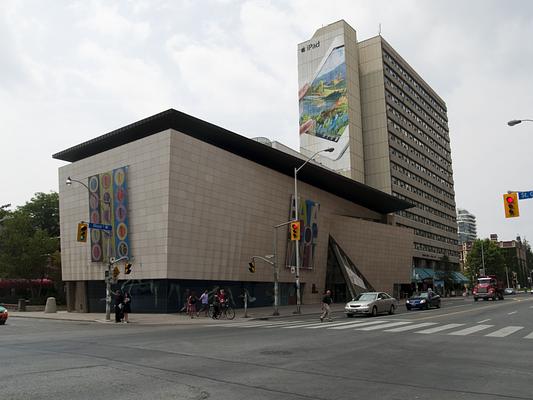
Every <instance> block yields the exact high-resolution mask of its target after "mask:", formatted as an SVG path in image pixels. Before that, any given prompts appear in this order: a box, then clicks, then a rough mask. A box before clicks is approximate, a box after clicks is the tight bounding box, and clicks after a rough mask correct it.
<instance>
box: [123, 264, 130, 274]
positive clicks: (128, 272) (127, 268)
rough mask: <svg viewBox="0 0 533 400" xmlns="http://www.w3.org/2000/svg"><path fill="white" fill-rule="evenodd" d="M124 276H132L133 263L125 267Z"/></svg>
mask: <svg viewBox="0 0 533 400" xmlns="http://www.w3.org/2000/svg"><path fill="white" fill-rule="evenodd" d="M124 274H126V275H128V274H131V263H126V265H124Z"/></svg>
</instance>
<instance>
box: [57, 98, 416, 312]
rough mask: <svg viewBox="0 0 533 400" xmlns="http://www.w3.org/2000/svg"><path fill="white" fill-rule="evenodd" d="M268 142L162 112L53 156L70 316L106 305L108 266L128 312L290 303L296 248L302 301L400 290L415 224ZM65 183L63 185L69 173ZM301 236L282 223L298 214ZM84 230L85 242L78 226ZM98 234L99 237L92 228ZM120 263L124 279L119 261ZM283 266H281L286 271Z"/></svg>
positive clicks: (383, 201) (369, 192)
mask: <svg viewBox="0 0 533 400" xmlns="http://www.w3.org/2000/svg"><path fill="white" fill-rule="evenodd" d="M281 147H282V146H275V145H274V144H272V143H271V142H269V141H261V140H254V139H249V138H246V137H244V136H241V135H238V134H236V133H233V132H230V131H228V130H226V129H223V128H221V127H218V126H215V125H213V124H210V123H208V122H206V121H203V120H200V119H197V118H194V117H192V116H190V115H187V114H184V113H182V112H179V111H176V110H174V109H170V110H167V111H164V112H162V113H159V114H156V115H154V116H151V117H149V118H146V119H143V120H141V121H138V122H135V123H133V124H131V125H128V126H125V127H123V128H120V129H117V130H114V131H112V132H109V133H107V134H104V135H102V136H98V137H96V138H94V139H91V140H89V141H87V142H84V143H81V144H79V145H77V146H74V147H71V148H69V149H66V150H63V151H60V152H58V153H56V154H54V155H53V158H55V159H58V160H62V161H66V162H68V164H66V165H63V166H62V167H60V168H59V206H60V228H61V262H62V274H63V280H64V281H65V282H66V287H67V303H68V309H69V310H70V311H78V312H101V311H103V310H104V309H105V301H104V298H105V281H104V278H105V273H106V271H107V270H108V263H109V259H110V258H114V259H122V260H123V262H122V261H121V262H119V263H117V264H115V265H116V266H117V267H118V268H119V270H118V271H120V274H119V275H118V280H117V281H116V282H115V283H114V286H113V288H121V289H123V290H127V291H129V292H130V293H131V294H132V297H133V308H134V311H135V312H176V311H178V310H179V309H180V308H181V307H182V305H183V302H184V299H185V297H186V296H187V294H188V293H190V292H191V291H195V292H196V294H197V295H199V294H200V293H202V292H203V291H204V290H205V289H208V290H209V291H210V292H211V293H212V292H213V291H214V290H216V289H217V288H225V289H226V290H227V291H228V293H229V295H230V301H231V302H232V303H233V305H234V306H236V307H242V297H241V295H242V294H243V293H244V292H245V291H247V292H248V293H249V295H250V296H251V298H252V299H255V302H253V303H252V304H251V305H252V306H267V305H272V304H273V302H274V297H273V296H274V291H273V279H274V278H273V276H274V274H273V272H274V269H273V267H272V265H271V264H270V263H268V262H263V261H261V260H260V259H256V270H255V272H254V273H252V272H250V270H249V265H248V263H249V262H250V260H251V259H252V257H253V256H259V257H263V258H265V259H266V260H274V261H276V265H277V266H278V269H279V285H280V286H279V287H280V299H279V303H280V304H281V305H284V304H295V303H296V290H295V286H296V285H295V274H294V273H293V272H294V269H295V268H294V266H295V257H294V252H295V251H294V250H295V243H299V245H300V247H299V252H300V254H301V257H300V265H299V267H300V268H299V271H300V282H301V293H302V303H303V304H311V303H318V302H320V299H321V296H322V293H323V292H324V290H325V289H326V288H327V289H331V290H332V291H333V294H334V297H335V300H336V301H345V300H346V299H349V298H351V297H353V296H354V295H355V294H356V293H360V292H362V291H372V290H376V291H386V292H388V293H390V294H391V295H393V296H395V297H401V295H402V293H405V292H408V291H409V290H410V284H411V268H412V258H413V230H412V229H410V228H406V227H401V226H397V225H396V218H397V215H395V213H398V212H399V211H402V210H407V209H409V208H411V207H412V206H413V205H412V204H411V203H409V202H407V201H405V200H402V199H400V198H398V197H394V196H392V195H390V194H387V193H385V192H383V191H381V190H378V189H375V188H372V187H370V186H368V185H365V184H363V183H360V182H357V181H356V180H353V179H350V178H348V177H346V176H343V175H341V174H339V173H336V172H334V171H332V170H331V169H329V168H326V167H324V166H322V165H320V164H318V163H316V162H314V161H310V162H308V163H307V164H306V165H305V167H304V168H302V169H301V170H300V171H299V172H298V176H297V177H298V201H297V202H294V170H295V168H299V167H300V166H302V165H303V164H304V163H305V162H306V161H307V160H308V158H307V157H305V156H303V155H301V154H299V153H296V152H294V151H292V152H289V151H284V150H283V149H280V148H281ZM69 177H70V178H71V182H72V184H71V185H67V184H66V181H67V178H69ZM296 206H297V207H298V216H299V217H298V219H299V220H300V222H301V240H300V241H299V242H295V241H291V240H290V236H289V229H288V226H287V225H284V226H281V227H279V228H275V226H277V225H280V224H283V223H285V222H289V221H291V220H293V219H294V216H295V207H296ZM81 221H84V222H89V223H91V226H92V228H90V229H89V232H88V238H87V241H86V242H79V241H77V229H78V224H79V223H80V222H81ZM102 226H104V227H109V229H108V230H102V229H98V227H102ZM126 262H129V263H131V273H130V274H125V270H124V264H125V263H126ZM291 267H292V268H291Z"/></svg>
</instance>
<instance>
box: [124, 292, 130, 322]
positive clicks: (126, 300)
mask: <svg viewBox="0 0 533 400" xmlns="http://www.w3.org/2000/svg"><path fill="white" fill-rule="evenodd" d="M123 313H124V323H125V324H127V323H129V322H130V321H129V320H128V314H130V313H131V294H130V293H129V292H124V308H123Z"/></svg>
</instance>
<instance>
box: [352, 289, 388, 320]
mask: <svg viewBox="0 0 533 400" xmlns="http://www.w3.org/2000/svg"><path fill="white" fill-rule="evenodd" d="M397 308H398V300H396V299H395V298H394V297H392V296H390V295H389V294H387V293H385V292H364V293H361V294H359V295H357V297H356V298H355V299H353V300H352V301H350V302H348V303H346V305H345V306H344V313H345V314H346V316H347V317H353V316H354V315H356V314H366V315H371V316H373V317H375V316H376V315H378V314H379V313H385V312H386V313H389V314H394V312H395V311H396V309H397Z"/></svg>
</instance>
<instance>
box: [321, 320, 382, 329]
mask: <svg viewBox="0 0 533 400" xmlns="http://www.w3.org/2000/svg"><path fill="white" fill-rule="evenodd" d="M385 322H387V321H370V322H362V323H359V322H358V321H357V322H354V323H353V324H350V325H344V326H334V327H333V328H330V329H331V330H341V329H350V328H353V327H354V326H358V327H359V326H368V325H377V324H384V323H385Z"/></svg>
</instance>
